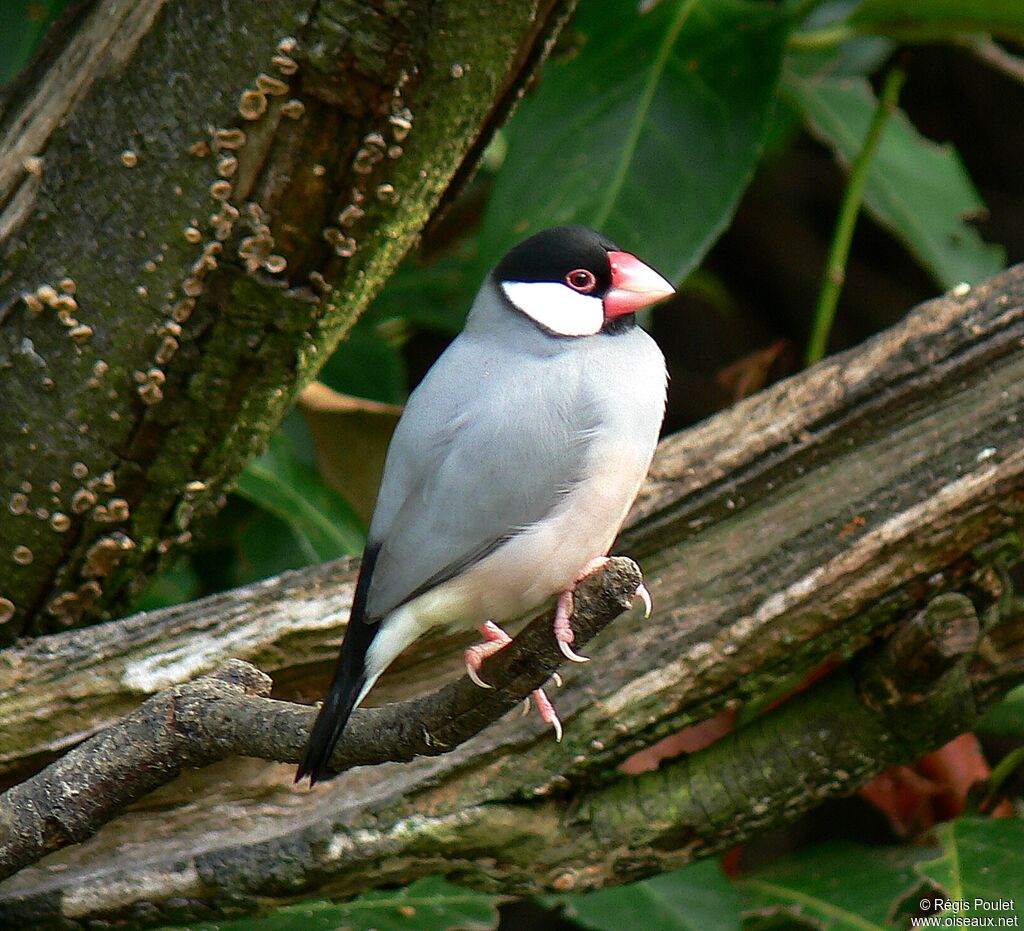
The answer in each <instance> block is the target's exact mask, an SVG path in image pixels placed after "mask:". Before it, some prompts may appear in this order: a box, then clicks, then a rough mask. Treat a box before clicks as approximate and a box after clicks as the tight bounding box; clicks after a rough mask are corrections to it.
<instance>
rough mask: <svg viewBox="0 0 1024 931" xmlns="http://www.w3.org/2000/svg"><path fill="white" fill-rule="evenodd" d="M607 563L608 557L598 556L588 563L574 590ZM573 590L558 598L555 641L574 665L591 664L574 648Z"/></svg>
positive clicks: (577, 578)
mask: <svg viewBox="0 0 1024 931" xmlns="http://www.w3.org/2000/svg"><path fill="white" fill-rule="evenodd" d="M606 562H608V557H607V556H598V557H597V559H592V560H590V562H588V563H587V564H586V565H585V566H584V567H583V570H582V571H581V572H580V574H579V575H578V576H576V579H575V581H574V582H573V588H575V587H576V585H578V584H579V582H580V581H581V580H583V579H585V578H586V577H587V576H588V575H590V574H591V573H592V572H596V571H597V570H598V569H600V568H601V567H602V566H603V565H604V564H605V563H606ZM571 620H572V589H571V588H569V589H566V590H565V591H564V592H562V594H561V595H559V596H558V605H557V606H556V608H555V640H556V641H557V642H558V649H559V650H561V651H562V655H563V656H564V657H565V658H566V659H568V660H572V661H573V662H574V663H589V662H590V658H589V657H587V656H580V654H579V653H577V652H576V651H575V650H574V649H573V648H572V642H573V640H575V639H576V635H575V634H574V633H573V630H572V625H571V623H570V621H571Z"/></svg>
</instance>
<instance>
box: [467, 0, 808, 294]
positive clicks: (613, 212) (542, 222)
mask: <svg viewBox="0 0 1024 931" xmlns="http://www.w3.org/2000/svg"><path fill="white" fill-rule="evenodd" d="M641 6H643V5H641ZM575 28H576V30H578V32H579V33H580V34H581V35H582V36H583V37H584V39H585V44H584V45H583V47H582V49H581V50H580V52H579V53H578V54H577V55H576V56H575V57H574V58H572V59H570V60H568V61H552V62H549V64H548V65H547V66H546V68H545V69H544V74H543V76H542V82H541V85H540V88H539V89H538V91H537V92H536V93H535V94H533V96H532V97H530V98H528V99H527V100H525V101H524V102H523V104H522V105H521V107H520V110H519V112H518V113H517V114H516V116H515V117H514V118H513V120H512V121H511V123H510V124H509V127H508V137H509V150H508V156H507V159H506V161H505V165H504V168H503V169H502V170H501V172H500V173H499V174H498V177H497V180H496V182H495V186H494V191H493V194H492V197H491V201H490V204H489V206H488V210H487V214H486V216H485V220H484V228H483V232H482V235H481V250H480V251H481V256H482V258H483V261H484V264H489V263H491V262H494V261H495V260H496V259H498V258H499V257H500V256H501V255H502V254H503V253H504V252H505V251H506V250H507V249H508V248H509V247H510V246H511V245H512V244H514V243H515V242H517V241H518V240H520V239H521V238H523V236H524V235H526V234H528V233H530V232H533V231H536V230H539V229H542V228H544V227H548V226H554V225H558V224H562V223H585V224H587V225H590V226H594V227H597V228H599V229H601V230H603V231H604V232H606V233H607V234H608V235H610V236H611V237H612V238H613V239H615V240H616V241H617V242H618V243H619V244H620V245H621V246H622V247H623V248H627V249H635V250H638V251H639V252H640V254H642V255H643V257H644V258H645V259H647V260H650V261H651V262H653V263H654V264H655V265H656V266H658V267H659V269H660V270H661V271H662V272H663V273H664V274H666V275H667V276H668V277H670V278H672V279H673V280H675V281H679V280H681V279H682V278H683V277H684V276H685V275H686V274H687V273H688V272H689V271H690V270H691V269H692V268H693V267H694V266H695V265H696V264H697V262H698V261H699V260H700V259H701V257H702V256H703V255H704V253H705V252H706V251H707V250H708V248H709V247H710V246H711V244H712V243H713V242H714V240H715V238H716V237H717V236H718V235H719V233H721V231H722V230H723V229H724V228H725V226H726V224H727V223H728V221H729V219H730V217H731V216H732V214H733V211H734V210H735V208H736V204H737V202H738V201H739V198H740V195H741V193H742V192H743V190H744V188H745V187H746V185H747V182H748V181H749V180H750V177H751V175H752V173H753V170H754V166H755V164H756V162H757V158H758V155H759V153H760V151H761V147H762V143H763V140H764V138H765V135H766V133H767V130H768V127H769V123H770V117H771V111H772V104H773V101H774V98H775V93H776V85H777V80H778V76H779V71H780V64H781V60H782V55H783V51H784V47H785V40H786V37H787V35H788V33H789V28H790V22H789V20H788V18H787V17H786V15H785V14H784V12H782V11H780V10H779V9H777V8H775V7H773V6H771V5H769V4H764V3H750V2H744V0H699V2H698V0H662V2H660V3H658V4H657V5H656V6H655V7H654V9H653V10H650V11H649V12H646V13H639V12H637V5H636V4H633V3H624V2H622V0H584V2H583V3H582V4H581V5H580V9H579V14H578V17H577V19H576V21H575Z"/></svg>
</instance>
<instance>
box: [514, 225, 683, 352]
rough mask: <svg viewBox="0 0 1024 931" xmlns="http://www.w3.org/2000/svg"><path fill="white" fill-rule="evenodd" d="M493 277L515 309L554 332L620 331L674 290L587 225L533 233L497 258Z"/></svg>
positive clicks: (565, 334) (551, 332)
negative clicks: (645, 309)
mask: <svg viewBox="0 0 1024 931" xmlns="http://www.w3.org/2000/svg"><path fill="white" fill-rule="evenodd" d="M494 279H495V281H496V283H497V284H498V287H499V290H500V291H501V293H502V294H503V295H504V297H505V299H506V300H507V301H508V303H509V304H510V305H511V307H512V308H513V309H514V310H515V311H518V312H519V313H523V314H526V316H528V317H529V318H530V319H531V320H533V322H534V323H536V324H537V326H539V327H540V328H541V329H542V330H544V331H545V332H547V333H550V334H552V335H553V336H593V335H595V334H597V333H618V332H622V331H623V330H627V329H629V328H630V327H632V326H633V325H634V323H635V317H634V314H635V313H636V311H637V310H639V309H640V308H641V307H646V306H647V305H648V304H653V303H654V302H655V301H659V300H661V299H662V298H665V297H668V296H669V295H670V294H673V293H674V291H673V288H672V285H670V284H669V283H668V282H667V281H666V280H665V279H664V278H662V277H661V275H659V274H658V273H657V272H656V271H654V270H653V269H652V268H650V267H649V266H647V265H645V264H644V263H643V262H641V261H640V260H639V259H638V258H636V256H634V255H632V254H630V253H629V252H622V251H621V250H620V249H619V248H618V247H617V246H616V245H615V243H613V242H612V241H611V240H610V239H608V237H607V236H603V235H602V234H601V233H598V232H596V231H594V230H592V229H589V228H588V227H586V226H556V227H554V228H553V229H549V230H544V231H543V232H540V233H537V234H536V235H534V236H531V237H530V238H529V239H527V240H525V241H523V242H521V243H520V244H519V245H518V246H516V247H515V248H513V249H512V250H511V251H509V252H508V254H507V255H506V256H505V257H504V258H503V259H502V260H501V261H500V262H499V263H498V265H497V267H496V268H495V269H494Z"/></svg>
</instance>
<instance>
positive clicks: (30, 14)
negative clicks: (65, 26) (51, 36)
mask: <svg viewBox="0 0 1024 931" xmlns="http://www.w3.org/2000/svg"><path fill="white" fill-rule="evenodd" d="M67 5H68V0H3V3H0V86H2V85H4V84H6V83H7V82H8V81H10V80H11V78H13V77H14V76H15V75H16V74H17V73H18V72H19V71H21V69H22V68H24V67H25V65H27V64H28V61H29V59H30V58H31V57H32V53H33V52H34V51H35V49H36V46H37V45H38V44H39V40H40V39H42V37H43V36H44V35H45V33H46V30H47V28H48V27H49V25H50V23H51V22H53V20H55V19H56V18H57V17H58V16H60V14H61V13H62V12H63V11H64V7H66V6H67Z"/></svg>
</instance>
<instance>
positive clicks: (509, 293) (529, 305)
mask: <svg viewBox="0 0 1024 931" xmlns="http://www.w3.org/2000/svg"><path fill="white" fill-rule="evenodd" d="M501 287H502V290H503V291H504V292H505V295H506V297H508V299H509V300H510V301H511V302H512V303H513V304H515V306H516V307H518V308H519V309H520V310H521V311H522V312H523V313H524V314H526V315H527V316H529V317H532V318H533V319H534V320H536V321H537V323H539V324H540V325H541V326H542V327H544V329H546V330H550V331H551V332H552V333H557V334H558V335H559V336H593V335H594V334H595V333H599V332H601V327H603V326H604V302H603V301H602V300H601V298H599V297H594V296H593V295H591V294H580V292H579V291H573V289H572V288H570V287H569V286H568V285H566V284H562V283H561V282H559V281H503V282H502V283H501Z"/></svg>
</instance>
